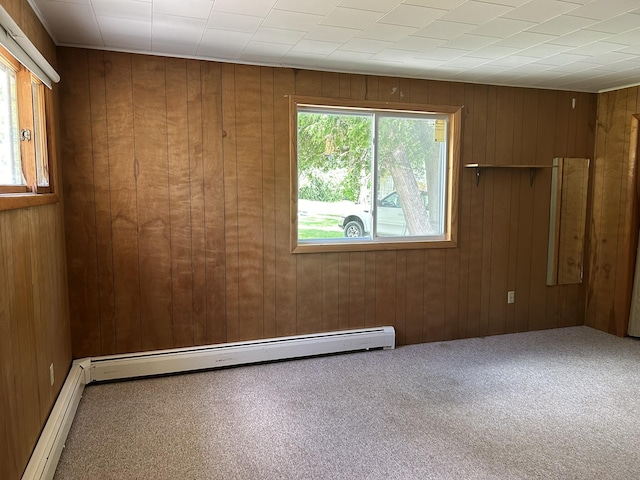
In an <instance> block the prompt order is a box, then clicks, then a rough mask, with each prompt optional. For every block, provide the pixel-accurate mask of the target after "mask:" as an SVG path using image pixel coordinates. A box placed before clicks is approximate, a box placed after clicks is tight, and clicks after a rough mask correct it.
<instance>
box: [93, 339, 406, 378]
mask: <svg viewBox="0 0 640 480" xmlns="http://www.w3.org/2000/svg"><path fill="white" fill-rule="evenodd" d="M379 348H382V349H392V348H395V330H394V328H393V327H376V328H363V329H358V330H342V331H336V332H327V333H318V334H310V335H296V336H290V337H276V338H269V339H264V340H255V341H248V342H234V343H223V344H219V345H209V346H203V347H192V348H176V349H169V350H157V351H151V352H141V353H133V354H128V355H111V356H105V357H94V358H91V365H90V372H89V375H90V380H89V381H90V382H96V381H98V382H100V381H107V380H119V379H125V378H136V377H146V376H153V375H166V374H171V373H180V372H190V371H197V370H208V369H213V368H220V367H230V366H235V365H247V364H251V363H261V362H270V361H276V360H287V359H293V358H303V357H310V356H316V355H327V354H332V353H341V352H351V351H359V350H371V349H379ZM87 383H89V382H87Z"/></svg>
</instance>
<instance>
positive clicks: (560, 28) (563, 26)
mask: <svg viewBox="0 0 640 480" xmlns="http://www.w3.org/2000/svg"><path fill="white" fill-rule="evenodd" d="M572 13H573V12H572ZM594 23H597V20H593V19H591V18H583V17H574V16H573V15H558V16H557V17H555V18H552V19H551V20H547V21H546V22H543V23H540V24H538V25H536V26H534V27H531V28H529V29H528V31H529V32H535V33H546V34H548V35H566V34H567V33H571V32H575V31H576V30H580V29H582V28H585V27H588V26H590V25H593V24H594Z"/></svg>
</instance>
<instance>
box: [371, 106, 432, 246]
mask: <svg viewBox="0 0 640 480" xmlns="http://www.w3.org/2000/svg"><path fill="white" fill-rule="evenodd" d="M378 139H379V140H378V145H377V149H378V157H379V162H380V172H379V175H380V177H381V178H384V176H386V175H391V176H392V177H393V183H394V185H395V187H396V190H397V191H398V194H399V195H400V198H401V201H402V204H403V211H404V215H405V217H406V218H407V223H408V226H409V230H410V231H411V233H412V234H413V235H417V234H420V235H426V234H431V233H433V231H432V227H431V226H430V225H429V218H433V219H437V218H438V217H439V215H438V209H439V208H440V205H439V198H440V194H441V192H440V184H439V182H438V179H439V175H440V173H439V172H440V145H441V144H440V143H438V142H436V141H435V120H434V119H433V118H419V117H406V116H402V117H401V116H397V117H394V116H386V115H385V116H380V117H379V120H378ZM420 190H422V191H427V193H428V195H429V199H430V202H429V205H428V207H427V208H428V210H425V208H424V204H423V203H422V202H421V201H420V193H419V191H420Z"/></svg>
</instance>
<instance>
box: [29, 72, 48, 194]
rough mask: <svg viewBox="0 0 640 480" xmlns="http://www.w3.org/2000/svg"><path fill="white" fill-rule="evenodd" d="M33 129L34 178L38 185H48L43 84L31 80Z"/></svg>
mask: <svg viewBox="0 0 640 480" xmlns="http://www.w3.org/2000/svg"><path fill="white" fill-rule="evenodd" d="M31 95H32V98H33V130H34V132H33V133H34V142H35V153H36V179H37V182H38V186H39V187H47V186H49V167H48V164H49V162H48V159H47V136H46V131H45V124H44V120H45V112H44V85H43V84H42V83H40V82H37V81H33V82H32V84H31Z"/></svg>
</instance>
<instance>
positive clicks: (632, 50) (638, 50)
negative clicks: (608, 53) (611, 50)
mask: <svg viewBox="0 0 640 480" xmlns="http://www.w3.org/2000/svg"><path fill="white" fill-rule="evenodd" d="M617 52H618V53H625V54H630V55H637V56H640V44H638V45H633V46H632V47H623V48H621V49H620V50H618V51H617Z"/></svg>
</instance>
